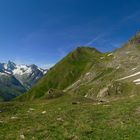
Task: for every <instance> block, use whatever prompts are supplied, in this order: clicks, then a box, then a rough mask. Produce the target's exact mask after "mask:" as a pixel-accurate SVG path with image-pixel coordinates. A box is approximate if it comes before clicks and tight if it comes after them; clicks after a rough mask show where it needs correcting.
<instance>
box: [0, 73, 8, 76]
mask: <svg viewBox="0 0 140 140" xmlns="http://www.w3.org/2000/svg"><path fill="white" fill-rule="evenodd" d="M2 75H4V76H8V74H6V73H4V72H0V76H2Z"/></svg>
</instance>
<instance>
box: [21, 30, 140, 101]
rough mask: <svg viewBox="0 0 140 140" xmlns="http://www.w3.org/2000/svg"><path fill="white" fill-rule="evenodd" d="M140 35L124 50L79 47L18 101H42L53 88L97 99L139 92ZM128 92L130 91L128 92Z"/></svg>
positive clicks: (125, 46)
mask: <svg viewBox="0 0 140 140" xmlns="http://www.w3.org/2000/svg"><path fill="white" fill-rule="evenodd" d="M139 60H140V33H139V32H138V33H137V34H136V35H135V36H134V37H133V38H132V39H130V40H129V41H128V42H127V43H126V44H124V46H122V47H121V48H119V49H117V50H115V51H113V52H109V53H101V52H99V51H97V50H96V49H94V48H89V47H78V48H77V49H75V50H74V51H72V52H70V53H69V54H68V55H67V56H66V57H65V58H64V59H62V60H61V61H60V62H59V63H57V64H56V65H55V66H54V67H53V68H52V69H50V70H49V71H48V73H47V74H46V75H45V76H44V77H43V78H42V79H41V80H40V81H39V82H38V83H37V84H36V85H35V86H34V87H33V88H32V89H31V90H29V92H28V93H26V94H25V95H23V96H21V97H20V98H19V99H21V100H22V99H34V98H40V97H41V98H43V97H45V95H46V94H47V91H48V90H49V89H51V88H53V89H58V90H63V91H64V92H66V93H69V94H73V95H80V96H85V97H86V98H92V99H96V100H106V99H108V98H112V97H113V96H111V95H122V96H123V95H124V94H126V93H127V94H132V91H135V93H137V92H138V89H139V84H140V61H139ZM128 91H129V92H128Z"/></svg>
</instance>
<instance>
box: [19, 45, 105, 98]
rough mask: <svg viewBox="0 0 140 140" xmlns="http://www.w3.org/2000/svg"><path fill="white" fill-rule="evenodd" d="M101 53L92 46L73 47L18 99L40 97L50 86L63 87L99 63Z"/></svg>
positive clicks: (61, 88)
mask: <svg viewBox="0 0 140 140" xmlns="http://www.w3.org/2000/svg"><path fill="white" fill-rule="evenodd" d="M102 55H103V54H102V53H100V52H98V51H97V50H96V49H94V48H88V47H87V48H86V47H79V48H77V49H75V50H74V51H72V52H71V53H69V54H68V55H67V56H66V57H65V58H64V59H62V60H61V61H60V62H59V63H57V64H56V65H55V66H54V67H53V68H51V69H50V70H49V71H48V73H47V74H46V75H45V76H44V77H43V78H42V79H41V80H40V81H39V82H38V83H37V84H36V85H35V86H34V87H33V88H32V89H31V90H29V92H28V93H27V94H24V95H23V96H21V97H20V98H19V99H21V100H24V99H34V98H39V97H42V96H44V95H45V93H46V92H47V91H48V90H49V89H50V88H54V89H60V90H63V89H65V88H66V87H68V86H69V85H71V84H72V83H74V82H75V81H77V80H78V79H79V78H80V76H81V75H83V74H85V73H86V72H88V71H89V69H90V68H91V67H92V66H93V65H95V66H96V65H99V63H100V57H101V56H102Z"/></svg>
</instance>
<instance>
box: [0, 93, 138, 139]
mask: <svg viewBox="0 0 140 140" xmlns="http://www.w3.org/2000/svg"><path fill="white" fill-rule="evenodd" d="M139 97H140V96H139V95H135V96H134V95H131V96H127V97H122V96H119V95H118V100H113V99H112V101H111V102H97V101H92V100H90V99H86V98H81V97H72V96H70V95H65V96H62V97H59V98H57V99H52V100H36V101H34V102H33V101H32V102H11V103H1V104H0V110H1V113H0V139H1V140H15V139H17V140H19V139H22V138H23V136H24V139H26V140H114V139H115V140H139V139H140V98H139ZM116 99H117V98H116Z"/></svg>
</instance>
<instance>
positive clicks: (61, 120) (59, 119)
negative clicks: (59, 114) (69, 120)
mask: <svg viewBox="0 0 140 140" xmlns="http://www.w3.org/2000/svg"><path fill="white" fill-rule="evenodd" d="M56 120H57V121H60V122H63V121H64V120H63V119H62V118H57V119H56Z"/></svg>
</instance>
